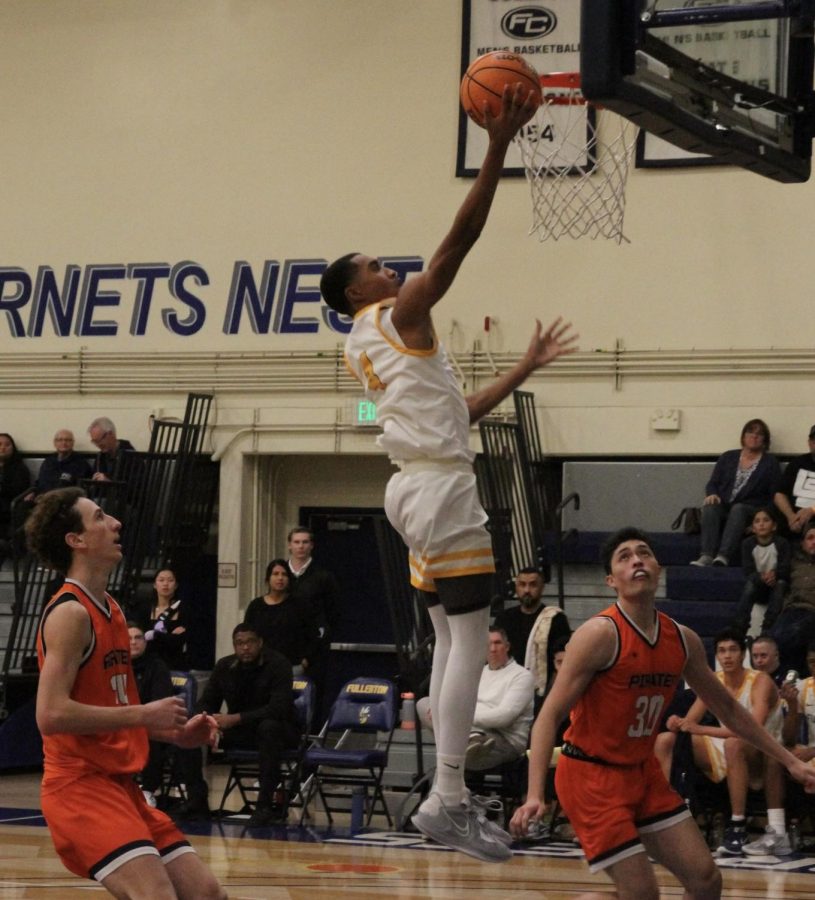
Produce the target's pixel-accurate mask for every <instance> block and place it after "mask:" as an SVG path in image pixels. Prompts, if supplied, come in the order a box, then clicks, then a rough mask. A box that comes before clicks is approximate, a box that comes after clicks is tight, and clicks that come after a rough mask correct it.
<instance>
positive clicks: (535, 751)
mask: <svg viewBox="0 0 815 900" xmlns="http://www.w3.org/2000/svg"><path fill="white" fill-rule="evenodd" d="M541 712H542V711H541ZM556 734H557V726H556V724H555V723H554V720H553V719H552V718H551V717H550V716H548V715H547V716H543V715H541V714H538V718H537V719H536V720H535V724H534V725H533V726H532V734H531V737H530V740H529V784H528V786H527V793H526V799H527V800H537V801H538V802H540V803H543V792H544V787H545V785H546V775H547V773H548V772H549V764H550V763H551V761H552V753H553V752H554V747H555V736H556Z"/></svg>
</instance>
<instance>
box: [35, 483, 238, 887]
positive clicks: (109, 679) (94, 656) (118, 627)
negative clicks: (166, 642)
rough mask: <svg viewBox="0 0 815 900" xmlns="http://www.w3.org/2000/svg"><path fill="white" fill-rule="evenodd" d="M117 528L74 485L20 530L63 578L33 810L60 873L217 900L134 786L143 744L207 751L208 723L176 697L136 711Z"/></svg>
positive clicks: (45, 671)
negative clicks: (38, 796) (118, 574)
mask: <svg viewBox="0 0 815 900" xmlns="http://www.w3.org/2000/svg"><path fill="white" fill-rule="evenodd" d="M120 528H121V525H120V523H119V522H118V521H117V520H116V519H114V518H113V517H112V516H109V515H106V514H105V513H104V511H103V510H102V509H100V507H99V506H97V505H96V503H94V502H93V501H92V500H89V499H88V498H87V497H86V496H85V494H84V493H83V492H82V491H81V490H80V489H79V488H65V489H63V490H57V491H51V492H50V493H47V494H44V495H43V496H42V498H41V500H40V502H39V503H38V504H37V507H36V509H35V510H34V511H33V513H32V514H31V516H30V517H29V519H28V521H27V523H26V534H27V537H28V542H29V546H30V547H31V549H32V550H33V551H34V552H35V553H36V554H37V555H38V556H39V557H40V559H41V560H42V562H43V563H44V564H45V565H47V566H50V567H51V568H54V569H56V570H57V571H59V572H62V573H63V574H64V575H66V580H65V584H64V585H63V587H62V588H60V590H59V591H57V593H56V594H55V595H54V597H53V598H52V599H51V601H50V602H49V603H48V605H47V606H46V608H45V611H44V612H43V616H42V621H41V622H40V627H39V631H38V634H37V655H38V659H39V665H40V681H39V687H38V690H37V725H38V727H39V729H40V731H41V732H42V736H43V749H44V751H45V771H44V775H43V781H42V810H43V815H44V816H45V820H46V822H47V823H48V827H49V829H50V831H51V837H52V838H53V841H54V846H55V847H56V850H57V853H58V854H59V856H60V858H61V859H62V861H63V863H64V864H65V866H66V867H67V868H68V869H70V871H72V872H74V873H75V874H76V875H80V876H82V877H85V878H94V879H96V880H97V881H99V882H100V883H101V884H102V885H104V887H105V888H106V889H107V890H108V891H109V892H110V893H111V894H113V896H115V897H120V898H128V900H142V898H143V900H158V898H161V900H165V898H167V900H170V898H189V900H193V898H194V900H210V898H213V900H215V898H223V897H225V896H226V894H225V893H224V891H223V889H222V888H221V886H220V885H219V884H218V882H217V881H216V879H215V877H214V875H213V874H212V873H211V872H210V871H209V869H208V868H207V867H206V866H205V865H204V864H203V862H201V860H200V859H199V858H198V856H197V854H196V853H195V851H194V850H193V849H192V847H190V845H189V843H188V842H187V840H186V839H185V837H184V835H183V834H182V833H181V832H180V831H179V830H178V829H177V828H176V827H175V825H174V823H173V822H172V820H171V819H170V818H169V817H168V816H166V815H165V814H164V813H162V812H160V811H159V810H157V809H152V808H151V807H149V806H148V805H147V803H146V802H145V800H144V797H143V795H142V792H141V791H140V790H139V787H138V785H137V784H136V782H135V781H134V777H133V776H134V775H135V774H136V773H138V772H140V771H141V769H142V768H143V767H144V764H145V762H146V761H147V749H148V744H147V739H148V736H149V737H150V738H152V739H154V740H164V741H171V742H173V743H176V744H178V745H179V746H181V747H188V748H192V747H198V746H201V745H202V744H205V743H208V742H210V741H211V740H212V739H213V738H214V735H215V733H216V731H217V726H216V724H215V722H214V720H212V719H211V717H209V716H206V715H199V716H195V717H194V718H192V719H189V720H188V719H187V714H186V709H185V706H184V702H183V700H181V698H179V697H165V698H164V699H162V700H156V701H155V702H153V703H147V704H145V705H141V704H140V703H139V697H138V693H137V691H136V682H135V678H134V676H133V670H132V668H131V665H130V649H129V648H130V645H129V635H128V631H127V623H126V621H125V617H124V614H123V613H122V610H121V609H120V608H119V606H118V604H117V603H116V601H115V600H114V599H113V598H112V597H111V596H110V595H109V594H108V593H107V592H106V590H105V588H106V585H107V581H108V577H109V575H110V573H111V571H112V570H113V568H114V567H115V566H116V564H117V563H118V562H119V560H120V559H121V558H122V551H121V547H120V544H119V529H120Z"/></svg>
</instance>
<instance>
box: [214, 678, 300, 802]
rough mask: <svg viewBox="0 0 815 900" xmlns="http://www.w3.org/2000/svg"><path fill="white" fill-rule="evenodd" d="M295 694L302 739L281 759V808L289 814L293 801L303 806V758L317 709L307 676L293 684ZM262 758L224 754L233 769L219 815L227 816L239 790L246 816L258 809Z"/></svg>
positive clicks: (250, 754) (252, 752) (240, 753)
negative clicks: (228, 803)
mask: <svg viewBox="0 0 815 900" xmlns="http://www.w3.org/2000/svg"><path fill="white" fill-rule="evenodd" d="M292 691H293V694H294V710H295V713H296V714H297V724H298V725H299V726H300V729H301V737H300V741H299V743H298V744H297V746H296V747H291V748H289V749H286V750H284V751H283V752H282V754H281V756H280V768H281V776H282V780H281V790H282V791H283V798H282V801H283V802H282V804H281V805H282V806H283V809H284V811H288V808H289V806H290V805H291V802H292V798H293V797H295V796H298V797H299V798H300V803H302V802H303V797H302V794H301V793H300V782H301V772H302V768H303V756H304V754H305V750H306V747H307V746H308V742H309V734H310V732H311V728H312V723H313V720H314V708H315V688H314V682H313V681H312V680H311V679H310V678H308V677H306V676H305V675H298V676H296V677H295V678H294V679H293V680H292ZM258 758H259V754H258V752H257V750H238V749H230V750H226V751H225V752H224V754H223V757H222V761H223V762H225V763H227V764H228V765H229V767H230V768H229V775H228V776H227V779H226V785H225V786H224V792H223V795H222V796H221V803H220V805H219V807H218V815H220V816H222V815H223V814H224V807H225V806H226V801H227V798H228V797H229V795H230V794H231V793H232V792H233V791H235V790H237V791H238V793H239V794H240V796H241V800H242V801H243V808H242V810H241V811H242V812H243V811H247V810H251V809H252V808H253V807H254V806H255V803H256V802H257V793H258V787H257V781H258V775H259V765H258V761H259V759H258Z"/></svg>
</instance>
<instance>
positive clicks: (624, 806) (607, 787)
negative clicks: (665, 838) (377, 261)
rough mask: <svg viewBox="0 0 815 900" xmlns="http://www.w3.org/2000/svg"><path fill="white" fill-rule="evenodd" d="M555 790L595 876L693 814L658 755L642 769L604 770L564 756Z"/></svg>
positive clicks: (638, 851)
mask: <svg viewBox="0 0 815 900" xmlns="http://www.w3.org/2000/svg"><path fill="white" fill-rule="evenodd" d="M555 788H556V790H557V796H558V800H559V801H560V804H561V806H562V807H563V810H564V812H565V813H566V815H567V816H568V818H569V821H570V822H571V824H572V827H573V828H574V830H575V834H576V835H577V838H578V840H579V841H580V846H581V847H582V848H583V853H585V855H586V861H587V862H588V864H589V869H590V870H591V871H592V872H599V871H600V870H601V869H606V868H608V867H609V866H612V865H614V864H615V863H617V862H620V860H623V859H626V858H627V857H629V856H633V855H634V854H635V853H643V852H644V851H645V848H644V847H643V845H642V842H641V840H640V834H641V833H642V834H647V833H649V832H656V831H662V830H663V829H665V828H670V827H671V826H672V825H675V824H677V823H678V822H680V821H682V819H686V818H687V817H688V816H689V815H690V810H689V809H688V807H687V806H686V805H685V801H684V800H683V799H682V798H681V797H680V796H679V794H677V793H676V791H675V790H674V789H673V788H672V787H671V786H670V785H669V784H668V782H667V781H666V780H665V776H664V775H663V774H662V770H661V769H660V767H659V763H658V762H657V760H656V757H654V756H652V757H650V759H648V760H647V761H646V762H644V763H642V764H641V765H638V766H603V765H598V764H597V763H591V762H584V761H582V760H577V759H571V758H570V757H567V756H563V755H561V757H560V759H559V760H558V763H557V768H556V769H555Z"/></svg>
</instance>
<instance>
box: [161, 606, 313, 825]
mask: <svg viewBox="0 0 815 900" xmlns="http://www.w3.org/2000/svg"><path fill="white" fill-rule="evenodd" d="M232 646H233V647H234V649H235V652H234V654H231V655H230V656H225V657H223V658H222V659H219V660H218V662H217V663H216V664H215V668H214V669H213V671H212V675H211V676H210V679H209V682H208V683H207V686H206V688H205V689H204V691H203V693H202V695H201V697H200V698H199V700H198V703H197V710H196V711H197V712H203V711H205V710H206V711H207V712H209V713H210V714H211V715H212V716H213V718H214V719H215V721H216V722H217V723H218V727H219V728H220V731H221V738H220V746H221V747H223V748H224V749H230V748H235V749H241V750H257V751H258V753H259V756H260V758H259V765H260V774H259V781H260V787H259V790H258V799H257V806H256V807H255V810H254V812H253V813H252V817H251V818H250V820H249V825H250V826H251V827H259V826H262V825H268V824H270V823H272V822H273V821H275V820H278V821H279V820H280V818H281V813H283V811H282V810H279V809H277V808H275V805H274V792H275V788H276V787H277V785H278V784H279V782H280V754H281V752H282V751H283V750H284V749H285V748H287V747H293V746H295V745H296V744H297V741H298V740H299V738H300V729H299V727H298V725H297V718H296V713H295V709H294V698H293V694H292V668H291V663H290V662H289V661H288V660H287V659H286V657H285V656H283V655H282V654H281V653H278V652H277V651H275V650H265V649H264V647H263V639H262V638H261V637H260V636H259V635H258V634H257V633H256V632H255V631H254V630H253V629H252V628H251V627H250V626H249V625H246V624H241V625H238V626H236V627H235V629H234V630H233V632H232ZM224 703H226V709H227V711H226V712H221V707H222V705H223V704H224ZM182 755H183V759H184V770H183V771H184V781H185V784H186V785H187V796H188V800H187V803H185V804H184V805H183V806H182V807H181V809H180V810H179V812H178V813H177V814H176V815H177V817H178V818H186V819H190V818H206V817H208V816H209V804H208V794H209V788H208V786H207V783H206V781H205V780H204V776H203V771H202V757H201V754H200V752H196V751H193V752H191V753H183V754H182Z"/></svg>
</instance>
